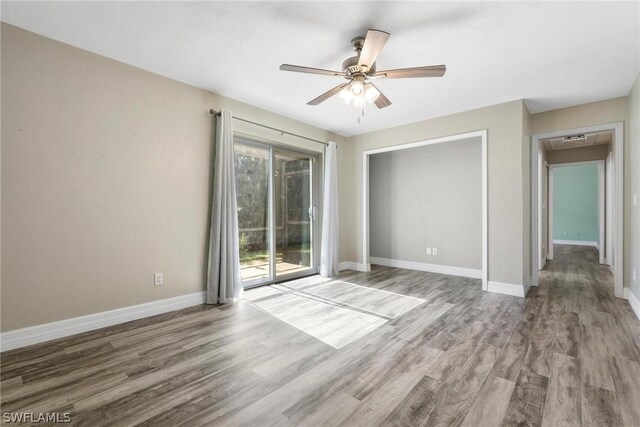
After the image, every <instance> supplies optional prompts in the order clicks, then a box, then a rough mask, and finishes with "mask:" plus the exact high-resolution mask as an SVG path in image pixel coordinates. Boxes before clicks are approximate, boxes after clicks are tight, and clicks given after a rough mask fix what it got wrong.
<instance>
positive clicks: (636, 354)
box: [525, 245, 640, 426]
mask: <svg viewBox="0 0 640 427" xmlns="http://www.w3.org/2000/svg"><path fill="white" fill-rule="evenodd" d="M527 305H528V306H529V310H527V311H528V312H529V315H530V316H533V314H534V313H536V315H535V318H536V319H537V320H536V322H535V327H534V328H533V329H532V330H531V337H535V339H534V340H532V341H531V343H532V345H531V346H530V347H529V350H528V352H527V356H526V362H525V365H526V366H528V367H529V369H530V370H531V371H532V372H535V373H538V374H540V375H543V376H546V377H548V378H549V390H548V393H553V394H552V395H547V399H546V405H545V415H546V414H547V412H549V413H552V412H555V411H554V410H550V409H549V408H550V406H549V405H550V404H551V405H552V406H556V405H554V402H557V403H558V404H559V403H560V402H564V400H565V399H569V401H567V402H564V403H563V404H562V405H558V406H557V407H556V409H557V410H558V411H563V412H564V414H563V415H564V416H563V417H560V418H565V419H569V418H572V419H574V420H575V421H579V420H580V419H582V424H584V425H625V426H631V425H640V405H638V402H639V401H640V365H639V364H638V362H639V361H640V321H638V319H637V318H636V317H635V315H634V313H633V311H632V310H631V307H630V306H629V303H628V302H627V301H626V300H623V299H618V298H615V297H614V296H613V276H612V274H611V273H610V271H609V266H606V265H600V264H599V263H598V250H597V249H596V248H594V247H589V246H569V245H555V247H554V260H552V261H547V264H546V266H545V268H544V270H542V271H541V272H540V286H539V287H538V288H533V289H532V290H531V291H530V292H529V295H528V296H527ZM578 384H579V385H580V387H579V388H578ZM552 390H553V391H552ZM580 401H581V402H582V403H581V405H577V404H576V403H577V402H580ZM570 402H574V405H573V408H572V405H571V404H570ZM557 415H559V414H557ZM554 418H555V419H558V420H559V419H560V418H558V417H557V416H556V417H554ZM545 421H546V417H545Z"/></svg>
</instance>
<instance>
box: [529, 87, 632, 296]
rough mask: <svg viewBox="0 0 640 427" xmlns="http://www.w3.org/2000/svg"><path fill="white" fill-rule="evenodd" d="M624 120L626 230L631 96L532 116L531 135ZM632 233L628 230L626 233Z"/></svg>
mask: <svg viewBox="0 0 640 427" xmlns="http://www.w3.org/2000/svg"><path fill="white" fill-rule="evenodd" d="M614 122H624V153H625V155H624V183H625V185H624V230H630V229H631V228H630V226H631V222H630V219H631V190H630V189H631V185H630V182H631V180H630V165H631V158H632V156H631V155H630V153H631V147H630V139H629V132H630V127H629V99H628V97H626V96H625V97H621V98H613V99H608V100H605V101H599V102H592V103H590V104H583V105H578V106H575V107H569V108H562V109H559V110H553V111H547V112H545V113H538V114H532V115H531V125H532V129H531V132H532V134H537V133H545V132H552V131H558V130H566V129H575V128H580V127H585V126H593V125H600V124H608V123H614ZM628 235H629V233H626V232H625V236H628ZM630 242H631V239H629V238H628V237H625V239H624V279H623V282H624V286H625V287H628V286H629V282H630V277H631V276H630V272H631V270H630V257H629V255H630Z"/></svg>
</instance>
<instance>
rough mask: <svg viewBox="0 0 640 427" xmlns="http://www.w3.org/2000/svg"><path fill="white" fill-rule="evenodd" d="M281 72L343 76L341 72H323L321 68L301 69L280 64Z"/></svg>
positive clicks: (296, 66)
mask: <svg viewBox="0 0 640 427" xmlns="http://www.w3.org/2000/svg"><path fill="white" fill-rule="evenodd" d="M280 69H281V70H282V71H293V72H296V73H307V74H320V75H323V76H344V75H345V74H344V73H343V72H341V71H331V70H323V69H322V68H311V67H301V66H300V65H291V64H282V65H281V66H280Z"/></svg>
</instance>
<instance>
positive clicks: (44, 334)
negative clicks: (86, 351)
mask: <svg viewBox="0 0 640 427" xmlns="http://www.w3.org/2000/svg"><path fill="white" fill-rule="evenodd" d="M205 298H206V297H205V292H196V293H194V294H187V295H180V296H177V297H173V298H167V299H162V300H158V301H152V302H147V303H144V304H138V305H133V306H130V307H124V308H118V309H115V310H109V311H103V312H101V313H95V314H89V315H86V316H80V317H74V318H71V319H65V320H60V321H57V322H51V323H45V324H44V325H37V326H31V327H28V328H24V329H17V330H15V331H9V332H4V333H2V334H0V351H7V350H13V349H16V348H20V347H26V346H28V345H32V344H39V343H42V342H46V341H51V340H55V339H58V338H64V337H68V336H70V335H75V334H80V333H83V332H88V331H92V330H94V329H100V328H104V327H107V326H113V325H117V324H119V323H124V322H129V321H132V320H138V319H142V318H144V317H149V316H155V315H156V314H162V313H167V312H169V311H175V310H180V309H182V308H187V307H192V306H194V305H200V304H204V303H205Z"/></svg>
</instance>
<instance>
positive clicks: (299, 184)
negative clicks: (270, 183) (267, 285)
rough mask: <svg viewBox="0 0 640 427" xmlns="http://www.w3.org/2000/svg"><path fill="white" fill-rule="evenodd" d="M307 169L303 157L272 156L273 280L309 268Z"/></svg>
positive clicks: (307, 160)
mask: <svg viewBox="0 0 640 427" xmlns="http://www.w3.org/2000/svg"><path fill="white" fill-rule="evenodd" d="M311 166H312V165H311V158H310V157H309V156H307V155H304V154H297V153H290V152H280V151H278V152H276V154H275V163H274V191H275V194H274V196H275V197H274V199H275V207H274V208H275V212H274V216H275V238H276V276H282V275H286V274H290V273H295V272H299V271H302V270H307V269H309V268H311V267H312V259H313V254H312V241H311V240H312V225H313V224H312V215H311V210H310V208H311V207H312V206H313V205H312V203H311V196H312V194H311Z"/></svg>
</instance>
